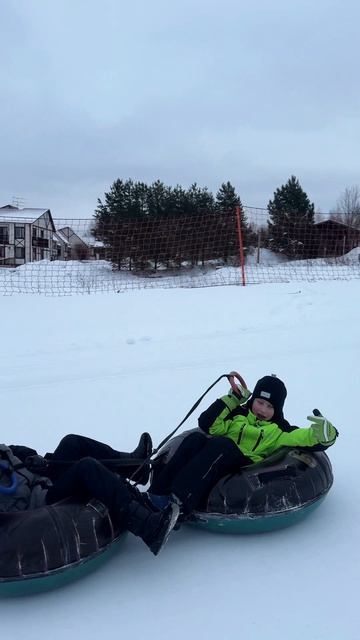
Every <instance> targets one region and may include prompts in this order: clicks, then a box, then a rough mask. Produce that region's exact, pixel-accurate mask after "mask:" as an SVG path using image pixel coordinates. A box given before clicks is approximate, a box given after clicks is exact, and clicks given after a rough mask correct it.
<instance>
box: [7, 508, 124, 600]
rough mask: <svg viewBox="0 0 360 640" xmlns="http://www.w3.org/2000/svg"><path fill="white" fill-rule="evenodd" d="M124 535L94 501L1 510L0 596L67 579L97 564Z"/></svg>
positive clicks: (43, 588) (40, 588)
mask: <svg viewBox="0 0 360 640" xmlns="http://www.w3.org/2000/svg"><path fill="white" fill-rule="evenodd" d="M124 535H125V531H124V530H122V529H120V528H119V526H117V527H115V525H114V523H113V522H112V520H111V518H110V515H109V512H108V510H107V508H106V507H104V505H103V504H102V503H101V502H99V501H97V500H91V501H89V502H88V503H86V504H85V503H80V502H75V501H74V500H72V499H67V500H62V501H61V502H58V503H56V504H54V505H51V506H44V507H40V508H38V509H33V510H29V511H16V512H11V513H0V550H1V551H0V596H20V595H28V594H34V593H38V592H41V591H47V590H48V589H52V588H55V587H59V586H62V585H64V584H67V583H68V582H70V581H72V580H74V579H75V578H79V577H81V576H83V575H85V574H87V573H89V572H90V571H92V570H93V569H95V568H97V567H98V566H99V565H100V564H102V562H103V561H104V560H105V559H106V558H108V557H109V556H110V555H111V554H112V553H113V552H114V551H115V550H116V549H117V548H118V546H119V544H118V543H119V542H120V541H121V540H122V539H123V538H124Z"/></svg>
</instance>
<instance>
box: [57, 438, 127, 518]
mask: <svg viewBox="0 0 360 640" xmlns="http://www.w3.org/2000/svg"><path fill="white" fill-rule="evenodd" d="M127 456H129V454H128V453H123V452H120V451H116V450H115V449H112V448H111V447H109V446H108V445H106V444H103V443H102V442H97V441H96V440H92V439H91V438H85V437H83V436H77V435H68V436H65V438H63V439H62V440H61V442H60V443H59V445H58V447H57V448H56V449H55V451H54V453H53V454H52V456H51V461H56V460H62V461H66V460H69V461H72V460H76V462H75V463H74V464H72V465H71V466H70V467H66V465H64V466H62V465H53V466H52V465H51V461H50V470H49V473H48V475H49V477H50V478H51V479H52V481H53V486H52V487H51V488H50V489H49V490H48V493H47V496H46V501H47V503H48V504H52V503H54V502H57V501H58V500H62V499H63V498H68V497H70V496H74V497H75V498H79V499H81V500H84V499H85V500H86V499H91V498H97V499H98V500H100V501H101V502H102V503H103V504H104V505H105V506H107V507H108V509H109V510H110V512H111V513H112V514H113V515H120V514H121V513H123V512H124V510H126V508H127V505H128V504H129V502H130V501H131V500H132V499H133V497H134V494H135V493H136V490H135V489H134V488H133V487H131V485H130V484H128V483H127V482H126V481H125V480H123V479H122V478H120V477H119V476H118V475H117V474H115V473H113V472H112V471H110V470H109V469H107V468H106V467H105V466H104V465H103V464H102V463H101V462H99V459H110V458H111V459H115V458H116V459H118V458H123V457H127ZM129 469H131V467H129Z"/></svg>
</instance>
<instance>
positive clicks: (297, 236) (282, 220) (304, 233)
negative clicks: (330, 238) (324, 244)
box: [268, 176, 315, 258]
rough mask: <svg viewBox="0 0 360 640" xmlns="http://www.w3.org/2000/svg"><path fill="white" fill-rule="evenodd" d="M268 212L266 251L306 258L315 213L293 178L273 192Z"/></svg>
mask: <svg viewBox="0 0 360 640" xmlns="http://www.w3.org/2000/svg"><path fill="white" fill-rule="evenodd" d="M268 212H269V217H270V221H269V222H268V227H269V247H270V249H272V250H274V251H276V252H279V253H283V254H285V255H286V256H288V257H291V258H300V257H301V258H307V257H310V256H311V255H312V252H313V239H314V235H315V234H314V216H315V209H314V204H313V203H311V202H310V200H309V198H308V196H307V194H306V193H305V191H303V189H302V187H301V186H300V183H299V181H298V180H297V178H296V177H295V176H291V178H289V180H288V181H287V183H286V184H285V185H283V186H282V187H280V188H279V189H277V190H276V191H275V193H274V198H273V200H270V201H269V204H268Z"/></svg>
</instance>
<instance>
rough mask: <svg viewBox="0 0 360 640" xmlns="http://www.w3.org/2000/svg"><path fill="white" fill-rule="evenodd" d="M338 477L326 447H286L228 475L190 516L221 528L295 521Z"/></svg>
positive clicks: (250, 529) (170, 447) (163, 456)
mask: <svg viewBox="0 0 360 640" xmlns="http://www.w3.org/2000/svg"><path fill="white" fill-rule="evenodd" d="M189 433H190V431H187V432H185V433H183V434H181V435H180V436H176V437H175V438H172V439H171V440H169V442H168V443H167V444H166V445H165V447H163V448H162V449H161V451H160V452H159V454H158V456H157V458H156V459H155V460H154V467H153V473H154V474H155V475H156V473H158V472H159V471H160V470H161V468H162V466H163V465H164V464H165V463H166V462H167V461H168V460H170V458H171V456H172V455H174V453H175V451H176V449H177V447H178V446H179V444H180V443H181V441H182V440H183V438H184V437H185V436H186V435H188V434H189ZM332 483H333V474H332V468H331V463H330V460H329V458H328V457H327V455H326V453H324V452H323V451H321V452H309V451H305V450H303V449H302V450H301V449H289V448H283V449H281V450H279V451H278V452H276V453H275V454H273V455H272V456H270V457H269V458H267V459H266V460H265V461H263V462H261V463H256V464H253V465H250V466H249V467H246V468H244V469H242V470H241V471H239V472H238V473H233V474H230V475H227V476H225V477H223V478H221V480H220V481H219V482H218V483H217V484H216V485H215V487H214V488H213V489H212V490H211V491H210V494H209V496H208V497H207V499H206V500H205V501H204V502H203V504H201V505H200V506H199V508H198V510H197V511H195V512H194V513H193V514H192V515H191V517H190V520H189V521H188V522H189V524H192V525H195V526H197V527H201V528H203V529H208V530H210V531H216V532H220V533H239V534H246V533H263V532H266V531H273V530H275V529H280V528H283V527H287V526H290V525H292V524H295V523H297V522H299V521H300V520H302V519H303V518H304V517H305V516H306V515H308V514H309V513H311V512H312V511H313V510H314V509H315V508H316V507H318V506H319V505H320V504H321V503H322V501H323V500H324V498H325V497H326V495H327V493H328V491H329V489H330V488H331V485H332Z"/></svg>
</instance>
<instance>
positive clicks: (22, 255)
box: [15, 247, 25, 258]
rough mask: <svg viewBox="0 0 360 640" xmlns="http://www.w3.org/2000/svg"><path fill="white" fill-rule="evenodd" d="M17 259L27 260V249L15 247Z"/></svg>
mask: <svg viewBox="0 0 360 640" xmlns="http://www.w3.org/2000/svg"><path fill="white" fill-rule="evenodd" d="M15 258H25V247H15Z"/></svg>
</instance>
